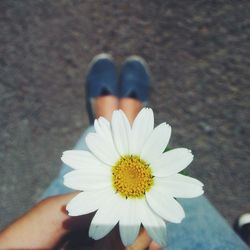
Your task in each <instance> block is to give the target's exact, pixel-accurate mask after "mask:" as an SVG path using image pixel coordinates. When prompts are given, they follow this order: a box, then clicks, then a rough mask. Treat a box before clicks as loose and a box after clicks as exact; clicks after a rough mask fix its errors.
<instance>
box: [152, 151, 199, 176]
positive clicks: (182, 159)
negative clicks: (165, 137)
mask: <svg viewBox="0 0 250 250" xmlns="http://www.w3.org/2000/svg"><path fill="white" fill-rule="evenodd" d="M193 158H194V156H193V154H192V152H191V151H190V150H189V149H186V148H176V149H172V150H170V151H167V152H166V153H164V154H162V155H161V157H160V158H159V159H157V160H155V161H154V162H153V163H152V168H153V169H154V176H158V177H161V176H163V177H166V176H170V175H173V174H177V173H178V172H180V171H181V170H183V169H184V168H186V167H187V166H188V165H189V164H190V163H191V162H192V160H193Z"/></svg>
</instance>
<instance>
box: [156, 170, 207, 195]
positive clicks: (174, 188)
mask: <svg viewBox="0 0 250 250" xmlns="http://www.w3.org/2000/svg"><path fill="white" fill-rule="evenodd" d="M178 175H179V176H181V175H180V174H178ZM179 176H178V177H177V178H175V177H176V175H174V176H173V175H172V176H170V177H166V178H165V177H159V178H158V177H155V179H154V180H155V185H157V188H159V189H161V190H162V191H163V192H165V193H167V194H168V195H170V196H173V197H176V198H194V197H198V196H200V195H202V194H203V193H204V191H203V188H202V185H200V183H199V181H198V180H196V179H194V178H191V177H187V176H184V175H183V178H182V177H179ZM194 180H195V181H197V182H195V181H194Z"/></svg>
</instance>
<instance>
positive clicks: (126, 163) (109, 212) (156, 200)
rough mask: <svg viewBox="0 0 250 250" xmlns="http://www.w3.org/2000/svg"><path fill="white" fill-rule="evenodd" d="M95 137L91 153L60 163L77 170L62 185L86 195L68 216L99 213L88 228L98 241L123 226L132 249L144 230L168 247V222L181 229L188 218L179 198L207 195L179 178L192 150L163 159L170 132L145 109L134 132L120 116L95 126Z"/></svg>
mask: <svg viewBox="0 0 250 250" xmlns="http://www.w3.org/2000/svg"><path fill="white" fill-rule="evenodd" d="M94 127H95V130H96V132H95V133H90V134H88V135H87V137H86V143H87V146H88V148H89V150H90V152H88V151H83V150H70V151H65V152H64V153H63V156H62V161H63V162H64V163H65V164H67V165H69V166H70V167H72V168H73V169H74V170H73V171H72V172H69V173H68V174H66V175H65V176H64V184H65V185H66V186H67V187H70V188H72V189H75V190H80V191H83V192H81V193H79V194H78V195H76V196H75V197H74V198H73V199H72V200H71V201H70V202H69V204H68V205H67V207H66V209H67V211H68V213H69V215H70V216H78V215H83V214H88V213H91V212H94V211H96V210H97V212H96V214H95V216H94V218H93V220H92V222H91V224H90V228H89V236H90V237H91V238H93V239H95V240H98V239H101V238H102V237H104V236H105V235H107V234H108V233H109V232H110V231H111V230H112V229H113V228H114V226H115V225H116V224H117V223H119V230H120V235H121V240H122V242H123V244H124V245H125V246H128V245H131V244H132V243H133V242H134V241H135V239H136V237H137V235H138V233H139V230H140V226H141V225H143V227H144V228H145V229H146V231H147V233H148V234H149V236H150V237H151V238H152V239H153V240H154V241H155V242H156V243H158V244H159V245H161V246H165V245H166V239H167V237H166V222H173V223H180V222H181V221H182V219H183V218H184V217H185V213H184V210H183V208H182V207H181V205H180V204H179V203H178V202H177V201H176V199H175V198H193V197H197V196H200V195H201V194H203V188H202V187H203V184H202V183H201V182H200V181H198V180H196V179H194V178H191V177H187V176H184V175H182V174H178V173H179V172H180V171H182V170H183V169H184V168H186V167H187V166H188V165H189V164H190V163H191V161H192V160H193V155H192V153H191V151H190V150H188V149H185V148H176V149H172V150H170V151H167V152H165V153H164V150H165V148H166V146H167V144H168V142H169V139H170V135H171V127H170V126H169V125H167V124H166V123H162V124H160V125H159V126H157V127H155V128H154V115H153V111H152V109H150V108H143V109H142V110H141V111H140V113H139V114H138V115H137V117H136V119H135V120H134V122H133V124H132V126H131V125H130V124H129V121H128V119H127V117H126V116H125V114H124V113H123V111H122V110H116V111H114V112H113V116H112V121H111V122H109V121H107V120H106V119H105V118H103V117H101V118H99V119H97V120H95V123H94Z"/></svg>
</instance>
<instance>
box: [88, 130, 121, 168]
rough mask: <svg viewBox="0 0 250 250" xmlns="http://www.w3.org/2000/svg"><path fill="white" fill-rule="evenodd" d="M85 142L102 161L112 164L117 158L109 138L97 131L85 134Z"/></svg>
mask: <svg viewBox="0 0 250 250" xmlns="http://www.w3.org/2000/svg"><path fill="white" fill-rule="evenodd" d="M86 143H87V146H88V148H89V149H90V151H91V152H92V153H93V154H94V155H95V156H96V157H97V158H98V159H100V160H101V161H103V162H104V163H106V164H108V165H111V166H112V165H113V164H115V163H116V162H117V161H118V160H119V155H118V153H117V151H116V149H115V147H114V145H113V143H111V142H110V140H109V139H105V138H104V137H102V136H100V135H98V134H97V133H89V134H88V135H87V136H86Z"/></svg>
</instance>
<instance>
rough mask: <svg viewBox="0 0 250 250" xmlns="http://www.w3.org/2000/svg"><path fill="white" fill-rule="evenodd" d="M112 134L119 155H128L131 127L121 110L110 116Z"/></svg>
mask: <svg viewBox="0 0 250 250" xmlns="http://www.w3.org/2000/svg"><path fill="white" fill-rule="evenodd" d="M111 126H112V132H113V138H114V142H115V145H116V148H117V150H118V152H119V153H120V155H127V154H129V138H130V132H131V127H130V124H129V121H128V118H127V117H126V115H125V114H124V112H123V111H122V110H115V111H114V112H113V115H112V121H111Z"/></svg>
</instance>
